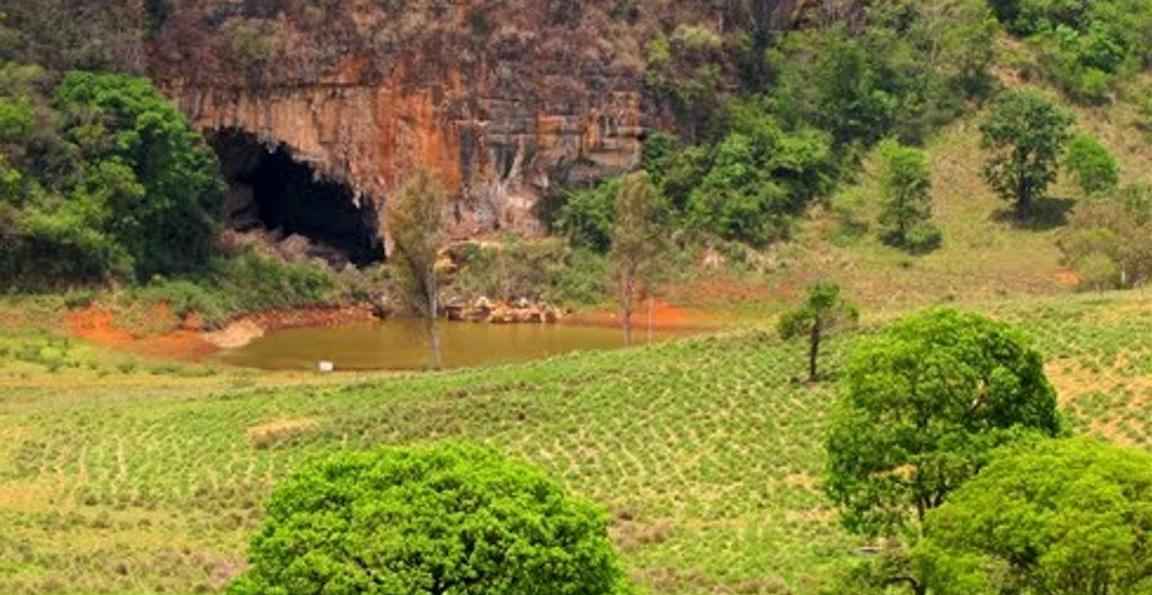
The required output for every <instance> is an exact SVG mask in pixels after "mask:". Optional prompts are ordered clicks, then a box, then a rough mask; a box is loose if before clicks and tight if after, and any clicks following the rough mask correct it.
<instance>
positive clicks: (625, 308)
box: [620, 274, 635, 345]
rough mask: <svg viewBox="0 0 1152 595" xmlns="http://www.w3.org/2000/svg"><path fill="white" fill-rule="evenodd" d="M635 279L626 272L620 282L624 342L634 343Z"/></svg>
mask: <svg viewBox="0 0 1152 595" xmlns="http://www.w3.org/2000/svg"><path fill="white" fill-rule="evenodd" d="M633 283H635V280H634V279H633V278H632V276H631V275H627V274H625V276H624V279H622V280H621V283H620V323H621V324H623V325H624V342H625V343H627V344H628V345H631V344H632V294H633V291H632V284H633Z"/></svg>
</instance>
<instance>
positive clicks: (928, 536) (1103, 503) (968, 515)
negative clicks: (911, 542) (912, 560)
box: [916, 439, 1152, 595]
mask: <svg viewBox="0 0 1152 595" xmlns="http://www.w3.org/2000/svg"><path fill="white" fill-rule="evenodd" d="M916 558H917V563H918V565H920V566H922V572H923V574H924V576H925V580H926V582H927V583H928V585H929V587H930V589H931V591H932V592H933V593H940V594H941V595H951V594H956V595H960V594H964V595H970V594H979V593H989V594H992V593H1020V594H1022V595H1031V594H1037V595H1038V594H1041V593H1043V594H1048V595H1063V594H1067V595H1079V594H1083V593H1099V594H1104V593H1150V592H1152V456H1149V455H1148V454H1147V453H1145V452H1142V451H1137V450H1132V449H1124V448H1118V447H1114V446H1108V445H1105V444H1102V443H1099V442H1095V441H1091V440H1085V439H1075V440H1059V441H1044V442H1040V443H1038V444H1036V445H1034V446H1033V447H1030V448H1025V449H1020V450H1018V451H1016V452H1012V453H1006V454H1005V455H1004V456H1002V457H998V458H997V459H996V460H995V461H994V462H993V463H992V464H991V465H989V466H988V467H987V468H986V469H984V470H983V471H981V472H980V475H979V476H977V477H976V478H975V479H973V480H972V481H970V482H968V483H967V484H965V485H964V487H962V488H961V489H959V490H958V491H957V492H956V493H955V494H953V495H952V497H951V498H950V499H949V501H948V503H947V504H945V505H944V506H943V507H941V508H940V509H938V510H936V511H934V512H932V513H931V514H930V515H928V520H927V524H926V528H925V539H924V541H923V542H921V544H920V545H919V547H918V548H917V552H916Z"/></svg>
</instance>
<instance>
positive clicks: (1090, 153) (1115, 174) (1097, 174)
mask: <svg viewBox="0 0 1152 595" xmlns="http://www.w3.org/2000/svg"><path fill="white" fill-rule="evenodd" d="M1064 167H1065V168H1067V169H1068V171H1070V172H1072V175H1073V176H1074V177H1075V178H1076V182H1077V183H1078V184H1079V185H1080V188H1081V189H1082V190H1083V191H1084V193H1085V194H1088V195H1089V196H1095V195H1099V194H1102V193H1105V192H1108V191H1111V190H1115V189H1116V186H1117V185H1118V184H1119V183H1120V166H1118V165H1117V164H1116V158H1115V157H1113V156H1112V154H1111V153H1109V152H1108V149H1106V148H1104V145H1101V144H1100V141H1097V140H1096V139H1095V138H1092V137H1091V136H1088V135H1087V134H1081V135H1079V136H1077V137H1076V138H1074V139H1073V140H1072V142H1071V143H1069V144H1068V155H1067V156H1066V157H1065V159H1064Z"/></svg>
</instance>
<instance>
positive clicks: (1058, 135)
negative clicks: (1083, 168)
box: [980, 90, 1074, 219]
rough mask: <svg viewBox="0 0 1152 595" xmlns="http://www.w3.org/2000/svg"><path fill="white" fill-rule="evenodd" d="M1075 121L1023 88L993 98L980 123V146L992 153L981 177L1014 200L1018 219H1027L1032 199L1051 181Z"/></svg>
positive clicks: (1006, 196)
mask: <svg viewBox="0 0 1152 595" xmlns="http://www.w3.org/2000/svg"><path fill="white" fill-rule="evenodd" d="M1073 121H1074V120H1073V117H1072V116H1071V115H1069V114H1068V113H1066V112H1065V111H1064V110H1061V109H1060V108H1058V107H1056V106H1055V105H1053V104H1052V102H1050V101H1048V100H1047V99H1045V98H1044V96H1042V95H1040V94H1039V93H1037V92H1035V91H1029V90H1022V91H1011V92H1008V93H1005V94H1004V95H1003V96H1001V97H1000V98H999V99H997V100H996V104H995V106H993V108H992V113H991V115H990V116H989V118H988V120H987V121H986V122H985V123H984V124H983V125H982V126H981V127H980V130H981V132H983V135H984V138H983V146H984V148H985V149H986V150H989V151H991V152H992V155H991V157H990V158H989V160H988V162H987V163H986V164H985V166H984V179H985V180H986V181H987V182H988V184H989V185H990V186H991V187H992V189H993V190H995V191H996V192H997V193H998V194H999V195H1000V196H1001V197H1003V198H1004V199H1005V200H1007V201H1009V202H1012V203H1013V204H1015V207H1016V215H1017V216H1018V217H1020V218H1022V219H1023V218H1027V217H1030V216H1031V215H1032V207H1033V205H1034V204H1035V202H1036V201H1037V200H1038V199H1040V198H1043V197H1044V194H1045V193H1046V192H1047V191H1048V186H1049V185H1050V184H1051V183H1052V182H1053V181H1055V179H1056V175H1057V174H1058V172H1059V168H1060V158H1061V157H1062V156H1063V155H1064V147H1065V145H1066V144H1067V143H1068V140H1069V139H1070V138H1071V132H1070V129H1071V127H1072V124H1073Z"/></svg>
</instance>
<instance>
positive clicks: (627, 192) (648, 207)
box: [612, 172, 663, 344]
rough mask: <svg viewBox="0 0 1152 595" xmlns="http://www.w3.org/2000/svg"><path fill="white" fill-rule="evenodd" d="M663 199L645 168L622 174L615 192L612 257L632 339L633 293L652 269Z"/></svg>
mask: <svg viewBox="0 0 1152 595" xmlns="http://www.w3.org/2000/svg"><path fill="white" fill-rule="evenodd" d="M662 203H663V199H662V198H661V197H660V194H659V193H658V192H657V190H656V188H655V187H654V186H653V185H652V181H651V179H650V178H649V176H648V173H647V172H637V173H634V174H631V175H629V176H628V177H626V178H624V180H623V181H622V182H621V184H620V190H619V191H618V192H617V193H616V223H615V226H614V227H613V233H612V261H613V263H614V265H615V269H616V292H617V299H618V302H619V305H620V323H621V324H622V325H624V336H625V338H626V339H627V341H628V343H629V344H631V343H632V311H633V306H634V303H635V300H636V295H637V293H638V291H639V289H640V285H641V283H643V282H644V281H645V280H646V279H647V278H648V277H650V274H651V272H652V265H653V261H654V260H655V258H656V256H657V254H659V251H660V247H661V245H662V244H663V242H661V238H660V235H661V233H663V229H662V228H661V227H660V226H659V225H658V223H657V221H656V218H657V215H658V213H659V211H660V206H661V204H662Z"/></svg>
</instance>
